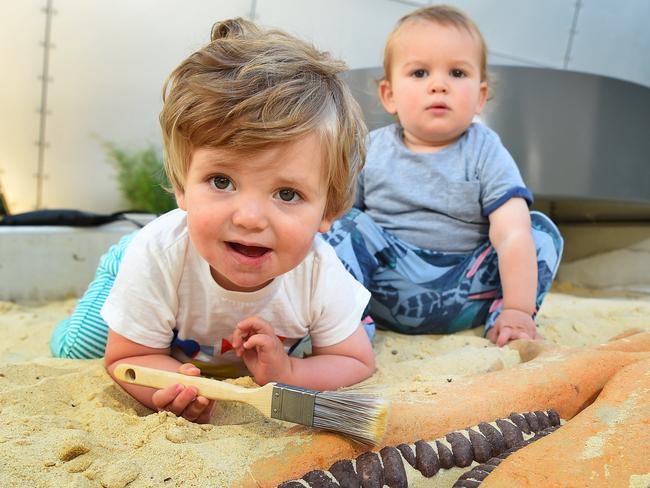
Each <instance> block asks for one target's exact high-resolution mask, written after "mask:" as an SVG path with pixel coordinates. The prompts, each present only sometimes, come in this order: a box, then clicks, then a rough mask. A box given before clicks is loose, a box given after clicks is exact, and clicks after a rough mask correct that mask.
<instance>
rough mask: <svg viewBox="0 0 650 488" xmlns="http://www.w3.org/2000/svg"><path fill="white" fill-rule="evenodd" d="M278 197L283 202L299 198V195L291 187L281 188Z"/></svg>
mask: <svg viewBox="0 0 650 488" xmlns="http://www.w3.org/2000/svg"><path fill="white" fill-rule="evenodd" d="M278 198H280V200H282V201H283V202H294V201H296V200H298V199H299V198H300V195H298V193H297V192H296V191H295V190H292V189H291V188H283V189H282V190H280V191H279V192H278Z"/></svg>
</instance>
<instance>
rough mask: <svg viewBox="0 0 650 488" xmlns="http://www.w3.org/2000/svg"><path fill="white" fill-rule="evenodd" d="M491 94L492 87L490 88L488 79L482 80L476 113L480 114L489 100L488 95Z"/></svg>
mask: <svg viewBox="0 0 650 488" xmlns="http://www.w3.org/2000/svg"><path fill="white" fill-rule="evenodd" d="M489 94H490V89H489V88H488V84H487V81H482V82H481V86H480V87H479V98H478V104H477V105H476V115H480V113H481V112H482V111H483V107H484V106H485V102H486V101H487V98H488V95H489Z"/></svg>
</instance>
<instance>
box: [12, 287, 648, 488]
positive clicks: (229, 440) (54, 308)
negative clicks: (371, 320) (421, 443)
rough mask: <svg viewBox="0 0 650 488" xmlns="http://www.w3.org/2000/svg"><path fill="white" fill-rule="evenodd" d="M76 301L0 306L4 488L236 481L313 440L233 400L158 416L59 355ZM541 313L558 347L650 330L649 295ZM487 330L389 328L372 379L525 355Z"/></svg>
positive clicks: (404, 384)
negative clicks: (188, 415) (197, 412)
mask: <svg viewBox="0 0 650 488" xmlns="http://www.w3.org/2000/svg"><path fill="white" fill-rule="evenodd" d="M73 307H74V301H73V300H68V301H63V302H53V303H50V304H48V305H47V306H40V307H23V306H19V305H16V304H10V303H0V330H2V337H3V340H2V342H1V344H0V486H3V487H4V486H12V487H13V486H17V487H21V486H25V487H49V486H53V487H54V486H56V487H59V486H72V487H85V486H88V487H98V486H102V487H123V486H127V485H128V486H129V487H158V486H163V487H167V486H183V487H194V486H196V487H199V486H201V487H204V486H217V487H220V486H229V485H230V483H231V482H232V481H233V480H237V479H240V478H241V477H242V476H243V475H244V474H245V473H246V471H247V466H248V465H249V464H250V463H251V462H252V461H254V460H256V459H259V458H261V457H264V456H267V455H268V454H270V453H279V452H281V451H282V449H283V448H284V447H286V446H287V445H288V444H290V443H293V444H295V443H300V442H307V441H308V439H309V437H308V436H304V435H302V436H298V435H295V432H297V431H304V429H300V428H295V427H293V426H292V425H291V424H286V423H281V422H276V421H273V420H268V419H265V418H264V417H262V416H261V415H259V414H258V413H257V412H256V411H255V410H254V409H252V408H250V407H247V406H243V405H240V404H235V403H222V404H220V405H219V406H218V408H217V411H216V413H215V416H214V420H213V423H212V424H211V425H196V424H192V423H190V422H187V421H185V420H184V419H179V418H176V417H175V416H173V415H172V414H167V413H156V412H151V411H150V410H148V409H146V408H144V407H142V406H140V405H139V404H137V403H136V402H135V401H134V400H132V399H131V398H130V397H129V396H128V395H127V394H125V393H124V392H123V391H122V390H121V389H120V388H119V387H117V386H115V384H114V383H113V382H112V381H111V379H110V378H109V377H108V376H107V375H106V373H105V372H104V370H103V366H102V363H101V361H99V360H90V361H81V360H60V359H53V358H50V357H49V349H48V340H49V335H50V332H51V330H52V329H53V327H54V326H55V325H56V323H57V322H58V321H59V320H60V319H62V318H63V317H65V316H66V315H68V314H69V313H70V312H71V310H72V308H73ZM538 317H539V319H538V321H539V324H540V328H541V332H542V334H543V335H544V336H545V337H546V339H547V340H548V341H551V342H553V343H555V344H556V345H558V346H559V347H574V346H583V345H589V344H596V343H601V342H605V341H606V340H607V339H609V338H610V337H612V336H615V335H617V334H619V333H621V332H622V331H624V330H626V329H630V328H641V329H646V330H650V297H648V296H630V295H627V296H626V295H623V294H619V295H612V294H610V295H604V294H602V293H601V294H595V293H593V292H591V293H588V292H584V291H581V290H576V289H571V288H570V287H560V288H558V289H557V290H556V291H554V292H553V293H551V294H549V296H548V298H547V299H546V302H545V303H544V306H543V308H542V310H541V311H540V314H539V316H538ZM480 335H481V331H480V330H472V331H466V332H463V333H459V334H455V335H452V336H416V337H412V336H400V335H397V334H392V333H383V332H380V333H379V334H378V337H377V338H376V340H375V351H376V354H377V358H378V365H379V367H378V371H377V373H376V374H375V375H374V376H373V377H372V378H371V379H370V380H368V382H367V383H369V384H371V385H373V386H375V387H377V388H379V389H380V391H381V392H382V393H383V394H384V395H385V396H387V397H389V398H394V399H398V398H399V399H403V400H407V399H414V400H416V399H421V398H426V397H427V396H428V395H431V394H432V391H433V390H434V389H435V386H436V385H437V384H440V383H443V382H449V381H450V380H451V381H453V379H454V378H457V377H462V376H464V375H472V374H477V373H481V372H485V371H495V370H500V369H505V368H509V367H511V366H513V365H515V364H517V363H519V362H520V358H519V353H518V352H517V351H516V350H514V349H511V348H508V347H505V348H503V349H498V348H496V347H494V346H493V345H491V344H490V343H489V342H488V341H486V340H485V339H483V338H481V336H480ZM238 382H239V383H241V384H245V385H249V384H250V380H249V379H240V380H238ZM445 483H449V482H448V481H446V482H445ZM427 486H445V485H444V484H442V485H433V484H428V485H427ZM447 486H448V484H447Z"/></svg>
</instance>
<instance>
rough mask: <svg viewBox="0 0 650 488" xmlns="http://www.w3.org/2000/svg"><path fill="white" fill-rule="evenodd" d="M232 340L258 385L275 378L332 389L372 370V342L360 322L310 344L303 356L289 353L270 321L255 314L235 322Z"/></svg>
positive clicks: (316, 388)
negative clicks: (327, 341)
mask: <svg viewBox="0 0 650 488" xmlns="http://www.w3.org/2000/svg"><path fill="white" fill-rule="evenodd" d="M232 344H233V347H234V348H235V352H236V353H237V355H238V356H241V357H242V358H243V359H244V362H245V363H246V366H247V367H248V369H249V371H250V372H251V373H252V374H253V376H254V377H255V381H256V382H257V383H258V384H261V385H264V384H266V383H268V382H270V381H275V382H278V383H286V384H289V385H294V386H301V387H303V388H312V389H315V390H335V389H337V388H340V387H343V386H349V385H352V384H354V383H358V382H360V381H362V380H365V379H366V378H368V377H369V376H371V375H372V374H373V373H374V371H375V358H374V354H373V351H372V345H371V344H370V340H369V339H368V335H367V334H366V331H365V330H364V328H363V326H362V325H359V326H358V327H357V329H356V330H355V331H354V332H353V333H352V334H351V335H350V336H349V337H348V338H346V339H344V340H343V341H341V342H339V343H338V344H334V345H331V346H327V347H314V348H313V349H312V355H311V356H309V357H307V358H304V359H302V358H293V357H289V356H288V355H287V354H286V352H285V351H284V347H283V346H282V343H281V342H280V340H279V339H278V338H277V337H276V336H275V333H274V332H273V328H272V327H271V325H270V324H269V323H268V322H266V321H264V320H262V319H260V318H258V317H250V318H248V319H245V320H243V321H242V322H240V323H239V324H237V328H236V329H235V332H234V333H233V341H232Z"/></svg>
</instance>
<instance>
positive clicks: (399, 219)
mask: <svg viewBox="0 0 650 488" xmlns="http://www.w3.org/2000/svg"><path fill="white" fill-rule="evenodd" d="M367 150H368V154H367V159H366V165H365V167H364V169H363V171H362V173H361V175H360V177H359V183H358V193H357V200H356V202H355V207H357V208H359V209H361V210H363V211H365V212H366V213H367V214H368V215H369V216H370V217H372V218H373V220H374V221H375V222H376V223H378V224H379V225H381V226H382V227H383V228H384V229H386V230H388V231H390V232H392V233H393V234H394V235H396V236H397V237H399V238H400V239H403V240H404V241H406V242H409V243H411V244H413V245H415V246H417V247H420V248H423V249H432V250H435V251H444V252H471V251H473V250H474V249H476V248H477V247H478V246H479V245H481V244H482V243H483V242H485V240H486V239H487V238H488V228H489V221H488V216H489V215H490V213H492V212H493V211H494V210H496V209H497V208H499V207H500V206H501V205H503V204H504V203H505V202H507V201H508V200H509V199H510V198H513V197H521V198H524V199H525V200H526V201H527V202H528V204H531V203H532V200H533V197H532V195H531V193H530V191H528V189H527V188H526V187H525V185H524V182H523V180H522V178H521V174H520V173H519V169H518V168H517V165H516V164H515V162H514V160H513V159H512V156H510V153H508V151H507V149H506V148H505V147H504V146H503V144H502V143H501V140H500V139H499V136H498V135H497V134H496V133H495V132H494V131H493V130H491V129H489V128H488V127H486V126H485V125H483V124H480V123H473V124H472V125H470V127H469V128H468V129H467V131H465V133H464V134H463V135H462V136H461V137H460V138H459V139H458V140H457V141H456V142H454V143H453V144H451V145H449V146H447V147H445V148H443V149H441V150H440V151H438V152H434V153H415V152H412V151H411V150H410V149H408V148H407V147H406V146H405V145H404V142H403V140H402V128H401V127H400V126H399V125H397V124H393V125H389V126H386V127H382V128H380V129H377V130H374V131H372V132H371V133H370V134H369V135H368V141H367Z"/></svg>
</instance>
